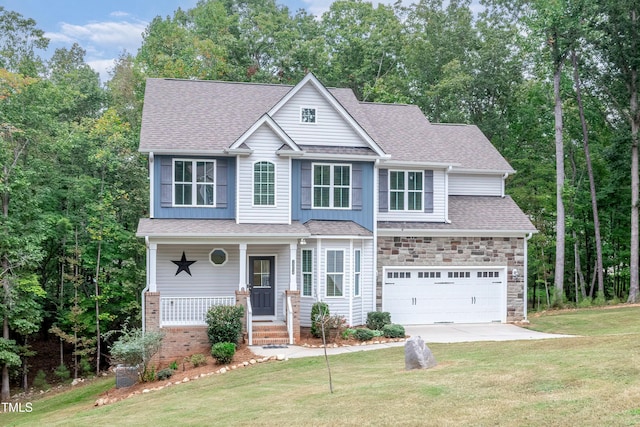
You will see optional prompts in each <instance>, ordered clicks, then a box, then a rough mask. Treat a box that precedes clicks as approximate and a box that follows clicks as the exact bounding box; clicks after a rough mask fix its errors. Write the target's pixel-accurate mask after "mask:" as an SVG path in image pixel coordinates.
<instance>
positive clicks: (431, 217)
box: [378, 168, 446, 222]
mask: <svg viewBox="0 0 640 427" xmlns="http://www.w3.org/2000/svg"><path fill="white" fill-rule="evenodd" d="M389 170H394V171H395V170H401V169H395V168H394V169H389ZM387 179H388V174H387ZM380 187H381V188H385V187H382V186H380ZM388 189H389V185H388V182H387V183H386V192H385V194H386V197H387V200H388V198H389V190H388ZM381 197H382V196H381ZM387 206H388V205H387ZM445 206H446V188H445V172H444V171H443V170H434V171H433V212H423V211H393V210H389V209H388V208H387V210H386V211H383V210H382V209H380V210H379V212H378V221H424V222H444V221H445V220H446V218H445Z"/></svg>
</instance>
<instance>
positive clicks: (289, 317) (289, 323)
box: [287, 296, 293, 345]
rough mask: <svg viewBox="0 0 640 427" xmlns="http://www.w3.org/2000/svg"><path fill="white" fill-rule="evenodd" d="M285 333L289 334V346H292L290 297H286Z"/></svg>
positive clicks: (291, 307)
mask: <svg viewBox="0 0 640 427" xmlns="http://www.w3.org/2000/svg"><path fill="white" fill-rule="evenodd" d="M287 332H289V344H290V345H293V306H292V304H291V297H290V296H287Z"/></svg>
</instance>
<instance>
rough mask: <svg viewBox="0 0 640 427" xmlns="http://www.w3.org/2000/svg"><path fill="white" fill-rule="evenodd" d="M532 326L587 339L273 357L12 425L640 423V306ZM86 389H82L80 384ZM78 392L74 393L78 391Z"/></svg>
mask: <svg viewBox="0 0 640 427" xmlns="http://www.w3.org/2000/svg"><path fill="white" fill-rule="evenodd" d="M531 328H532V329H536V330H542V331H545V332H558V333H563V334H576V335H581V337H577V338H561V339H550V340H540V341H517V342H478V343H459V344H432V345H430V347H431V349H432V350H433V352H434V354H435V356H436V359H437V361H438V363H439V364H438V366H437V367H436V368H433V369H430V370H423V371H409V372H407V371H405V370H404V351H403V348H402V347H397V348H392V349H385V350H376V351H368V352H359V353H351V354H345V355H339V356H331V357H330V362H331V367H332V376H333V387H334V393H333V394H331V393H330V392H329V385H328V378H327V371H326V366H325V362H324V359H323V358H320V357H315V358H304V359H292V360H289V361H286V362H270V363H266V364H259V365H256V366H253V367H251V368H246V369H242V370H238V371H233V372H230V373H227V374H223V375H216V376H213V377H208V378H206V379H200V380H198V381H190V382H189V383H186V384H182V385H177V386H171V387H169V388H167V389H164V390H161V391H156V392H152V393H147V394H141V395H138V396H135V397H132V398H130V399H126V400H123V401H120V402H117V403H115V404H111V405H107V406H103V407H99V408H98V407H93V406H92V405H93V402H94V401H95V399H96V398H97V395H96V394H94V395H86V396H85V398H84V399H79V398H77V399H64V400H59V399H62V396H64V395H58V396H52V397H47V398H43V399H41V400H36V401H33V403H32V405H33V411H32V412H31V413H22V414H15V413H11V414H2V415H0V416H1V417H2V424H3V425H30V426H33V425H44V424H46V425H48V426H51V425H83V426H88V425H116V424H117V425H156V426H164V425H225V426H226V425H258V426H259V425H269V426H271V425H277V426H284V425H291V426H294V425H295V426H299V425H314V426H315V425H332V426H336V425H341V426H342V425H354V426H355V425H357V426H361V425H421V426H430V425H432V426H447V425H451V426H460V425H477V426H484V425H510V426H512V425H517V426H541V425H563V426H565V425H609V426H614V425H636V424H640V308H639V307H622V308H617V309H607V310H592V309H590V310H581V311H575V312H559V313H551V314H546V315H542V316H540V317H535V318H533V319H532V325H531ZM74 392H76V393H77V391H74ZM70 393H72V392H70Z"/></svg>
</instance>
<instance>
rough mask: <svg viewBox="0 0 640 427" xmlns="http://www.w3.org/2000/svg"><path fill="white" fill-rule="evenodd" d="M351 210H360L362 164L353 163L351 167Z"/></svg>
mask: <svg viewBox="0 0 640 427" xmlns="http://www.w3.org/2000/svg"><path fill="white" fill-rule="evenodd" d="M351 199H352V200H351V209H352V210H354V211H361V210H362V164H361V163H354V164H353V165H352V166H351Z"/></svg>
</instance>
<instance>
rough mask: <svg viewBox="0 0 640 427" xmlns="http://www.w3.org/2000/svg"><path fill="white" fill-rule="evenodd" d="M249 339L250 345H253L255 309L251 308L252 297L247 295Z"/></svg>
mask: <svg viewBox="0 0 640 427" xmlns="http://www.w3.org/2000/svg"><path fill="white" fill-rule="evenodd" d="M247 339H248V340H249V345H253V309H252V308H251V297H250V296H249V295H247Z"/></svg>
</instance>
